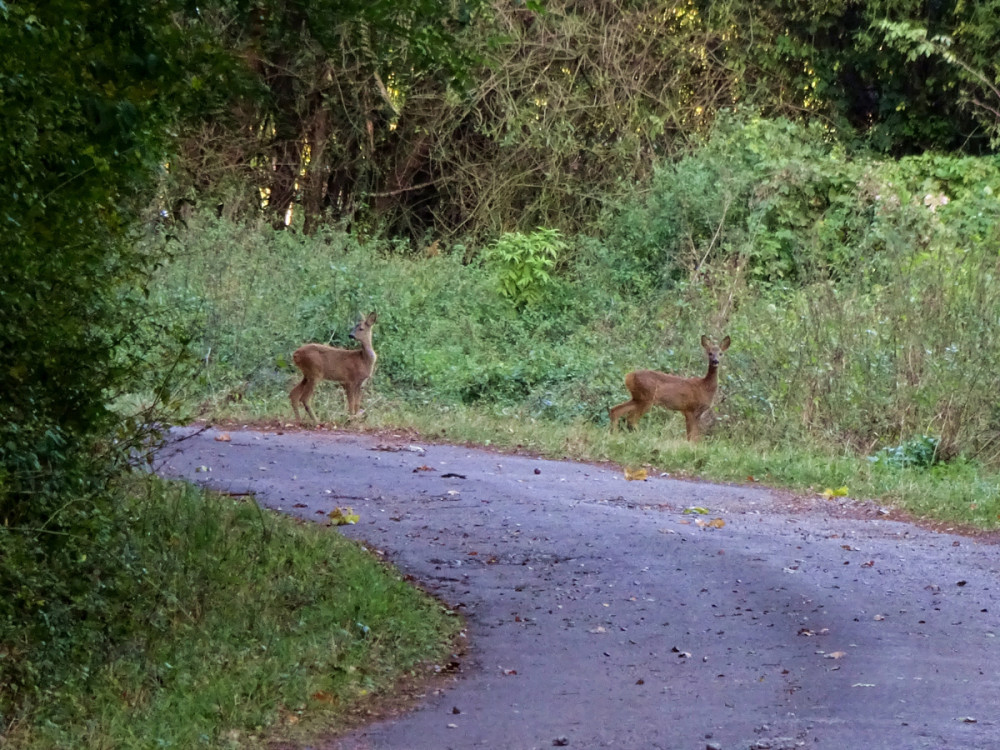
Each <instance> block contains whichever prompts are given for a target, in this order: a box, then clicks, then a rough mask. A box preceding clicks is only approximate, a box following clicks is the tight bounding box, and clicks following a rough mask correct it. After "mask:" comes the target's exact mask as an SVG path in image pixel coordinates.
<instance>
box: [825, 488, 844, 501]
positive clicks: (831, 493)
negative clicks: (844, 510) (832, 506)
mask: <svg viewBox="0 0 1000 750" xmlns="http://www.w3.org/2000/svg"><path fill="white" fill-rule="evenodd" d="M820 494H821V495H823V497H825V498H826V499H827V500H830V499H831V498H834V497H846V496H847V485H844V486H843V487H838V488H837V489H835V490H832V489H830V488H829V487H827V488H826V489H825V490H823V492H821V493H820Z"/></svg>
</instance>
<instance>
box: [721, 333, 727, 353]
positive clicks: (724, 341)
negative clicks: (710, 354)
mask: <svg viewBox="0 0 1000 750" xmlns="http://www.w3.org/2000/svg"><path fill="white" fill-rule="evenodd" d="M728 348H729V337H728V336H726V338H724V339H722V343H721V344H719V351H720V352H724V351H726V349H728Z"/></svg>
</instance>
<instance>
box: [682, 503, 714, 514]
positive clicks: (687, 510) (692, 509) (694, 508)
mask: <svg viewBox="0 0 1000 750" xmlns="http://www.w3.org/2000/svg"><path fill="white" fill-rule="evenodd" d="M684 512H685V513H698V514H700V515H703V516H707V515H708V514H709V513H710V512H711V511H709V509H708V508H703V507H702V506H700V505H691V506H689V507H687V508H685V509H684Z"/></svg>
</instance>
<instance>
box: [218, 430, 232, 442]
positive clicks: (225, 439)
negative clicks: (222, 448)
mask: <svg viewBox="0 0 1000 750" xmlns="http://www.w3.org/2000/svg"><path fill="white" fill-rule="evenodd" d="M215 439H216V440H217V441H218V442H220V443H228V442H229V441H231V440H232V438H231V437H229V433H228V432H223V433H222V434H221V435H216V436H215Z"/></svg>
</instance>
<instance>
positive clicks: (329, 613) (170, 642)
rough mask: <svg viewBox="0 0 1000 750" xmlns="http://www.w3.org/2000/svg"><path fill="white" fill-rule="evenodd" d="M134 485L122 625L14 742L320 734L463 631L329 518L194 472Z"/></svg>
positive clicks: (37, 703)
mask: <svg viewBox="0 0 1000 750" xmlns="http://www.w3.org/2000/svg"><path fill="white" fill-rule="evenodd" d="M131 489H132V490H133V491H132V492H130V493H128V494H129V499H128V501H127V503H126V507H124V508H123V510H125V511H126V516H127V519H126V520H127V523H128V527H129V528H128V532H127V539H128V541H127V544H126V545H125V546H124V551H123V552H122V558H121V559H119V560H117V561H115V562H116V563H117V565H118V569H117V570H109V571H108V579H109V580H108V584H109V585H108V587H107V588H109V589H114V591H115V593H114V595H111V594H109V593H107V591H105V592H104V595H105V596H107V597H108V602H107V606H108V607H110V608H117V610H118V611H116V612H115V618H114V619H115V621H116V622H117V623H118V626H119V630H118V632H116V633H115V635H114V640H113V641H112V640H111V638H110V636H109V640H108V642H107V644H106V646H107V651H108V653H107V655H106V656H105V658H103V659H101V660H99V661H98V663H97V664H95V665H94V666H91V667H90V670H91V672H92V673H91V674H89V675H87V676H84V678H83V679H79V680H74V681H73V687H66V686H64V687H59V686H56V687H53V688H52V689H51V690H49V691H48V692H46V693H45V694H43V695H38V696H35V697H34V698H33V699H29V700H28V701H26V702H25V703H22V705H21V707H20V710H19V711H18V714H17V715H15V716H14V717H13V718H12V717H10V716H8V717H7V722H8V723H9V725H10V726H9V727H8V732H7V737H6V739H4V738H3V736H2V733H0V746H5V747H6V746H11V747H17V748H21V749H22V750H42V749H43V748H46V749H47V748H66V747H86V748H89V749H90V750H100V749H102V748H107V749H109V750H110V749H111V748H114V749H115V750H127V749H128V748H137V749H138V748H142V749H144V750H145V749H146V748H151V747H158V748H197V747H232V748H241V749H243V748H255V747H265V746H268V743H269V742H273V741H274V740H276V739H295V740H299V741H306V740H308V738H309V737H314V736H317V735H319V734H329V733H330V732H331V730H332V729H336V728H338V727H339V726H343V725H344V724H345V722H350V720H351V716H352V714H353V712H356V711H358V710H359V709H360V710H364V709H365V708H367V707H369V706H370V705H371V703H372V700H373V697H375V696H378V694H379V693H380V692H381V691H385V690H386V689H387V688H389V687H390V686H392V685H393V684H394V683H395V682H396V681H397V680H399V679H400V678H403V677H417V678H420V677H423V676H425V675H427V674H430V673H431V671H432V667H433V663H434V662H435V660H439V659H441V658H443V657H445V656H446V655H447V653H448V651H449V645H450V644H451V643H452V642H453V641H454V639H455V638H456V637H457V634H458V631H459V629H460V628H461V622H460V620H459V619H458V618H456V617H454V616H451V615H450V614H449V613H447V612H446V611H444V610H443V608H442V607H441V605H439V604H438V603H437V602H436V601H434V600H433V599H431V598H430V597H428V596H426V595H424V594H423V593H421V592H419V591H417V590H415V589H414V588H412V587H411V586H410V585H408V584H407V583H405V582H404V581H402V580H401V577H400V575H399V574H398V573H397V572H394V571H393V570H392V569H390V568H388V567H387V566H385V565H384V564H382V563H380V562H379V561H377V560H376V559H374V558H373V556H372V555H371V554H369V553H368V552H367V551H365V550H364V549H362V548H361V547H360V546H359V545H357V544H356V543H354V542H351V541H348V540H346V539H344V538H343V537H341V536H340V535H338V534H336V533H334V532H332V531H330V530H329V529H327V528H323V527H320V526H316V525H313V524H303V523H300V522H297V521H294V520H292V519H290V518H287V517H283V516H279V515H276V514H272V513H269V512H265V511H262V510H261V509H259V508H258V507H257V506H256V505H255V504H254V503H252V502H242V501H236V500H234V499H232V498H227V497H218V496H211V495H209V496H206V495H204V494H202V493H200V492H198V491H196V490H194V489H192V488H190V487H186V486H184V485H180V484H166V483H163V482H159V481H156V480H152V481H150V482H149V483H148V484H143V485H141V486H139V487H132V488H131ZM135 490H141V491H135ZM112 581H113V583H112ZM19 717H20V718H19Z"/></svg>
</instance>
